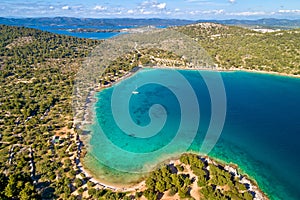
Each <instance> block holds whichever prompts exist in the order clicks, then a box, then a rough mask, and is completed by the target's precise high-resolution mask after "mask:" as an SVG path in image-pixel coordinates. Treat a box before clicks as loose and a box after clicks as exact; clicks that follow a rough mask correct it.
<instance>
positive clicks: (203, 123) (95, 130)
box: [85, 69, 300, 200]
mask: <svg viewBox="0 0 300 200" xmlns="http://www.w3.org/2000/svg"><path fill="white" fill-rule="evenodd" d="M172 71H173V72H172ZM176 73H177V74H180V76H182V77H183V79H177V78H176V77H174V76H173V74H175V75H176ZM215 73H218V72H205V71H201V72H198V71H185V70H180V71H175V73H174V70H163V69H145V70H141V71H139V72H138V73H136V74H135V75H134V76H132V77H130V78H128V79H126V80H123V81H122V82H120V83H118V84H116V85H114V86H113V87H111V88H107V89H105V90H102V91H101V92H98V93H97V94H96V98H97V99H98V100H97V102H96V103H95V105H94V112H95V122H94V124H93V125H91V127H90V130H91V135H90V136H91V138H90V141H89V153H88V156H87V157H86V158H85V164H86V165H87V166H88V168H89V169H90V171H92V172H93V173H94V174H96V175H98V176H99V177H100V178H102V179H103V180H106V181H108V182H109V181H111V182H120V181H125V182H126V180H130V175H129V176H128V177H126V180H124V177H125V176H124V177H123V178H122V173H120V172H119V171H123V172H131V173H132V172H144V171H147V170H151V169H152V168H153V167H154V166H155V165H157V164H158V163H160V162H162V161H163V160H165V159H168V158H172V157H173V156H176V155H179V154H180V153H183V152H186V151H193V152H199V153H200V154H201V153H203V152H201V151H200V148H201V145H203V140H204V138H205V136H206V134H207V130H208V129H209V126H210V122H211V119H212V116H213V112H216V111H212V107H213V102H214V101H213V100H212V96H211V95H212V89H214V86H212V87H210V86H211V84H212V83H213V84H214V83H215V84H216V82H217V80H215ZM219 75H220V76H221V77H222V80H223V83H224V90H225V93H226V118H225V122H224V127H223V129H222V132H221V135H220V138H219V139H218V140H217V143H216V145H215V146H214V148H213V149H212V151H210V152H209V154H208V155H210V156H212V157H214V158H216V159H219V160H221V161H224V162H228V163H230V162H231V163H235V164H237V165H238V166H239V167H240V169H241V170H242V171H243V172H244V173H247V174H248V175H250V176H251V177H253V178H254V179H255V180H256V181H257V183H258V184H259V186H260V187H261V188H262V190H263V191H264V192H266V193H267V194H268V195H269V197H271V199H287V200H289V199H294V200H297V199H300V184H299V180H300V170H299V169H300V168H299V166H300V156H299V153H300V145H299V141H300V120H299V119H300V90H299V89H300V79H298V78H290V77H284V76H277V75H269V74H259V73H246V72H221V73H219ZM203 77H206V79H204V78H203ZM208 79H210V83H208V82H207V80H208ZM151 80H152V81H151ZM147 81H148V82H147ZM145 82H147V84H145ZM169 83H170V84H169ZM187 83H188V84H190V86H191V87H188V86H187V85H186V84H187ZM164 84H165V85H164ZM168 84H169V85H168ZM209 84H210V86H209ZM208 88H209V89H208ZM133 90H134V91H137V93H136V94H133V93H132V91H133ZM191 91H192V92H193V93H190V92H191ZM192 94H194V95H192ZM198 110H199V112H198ZM197 113H198V114H199V115H197ZM215 122H216V123H222V119H221V117H220V119H219V121H218V120H216V121H215ZM209 137H211V138H209ZM209 137H208V139H212V138H213V137H215V136H214V135H210V136H209ZM104 168H105V170H104ZM107 168H112V169H111V170H107ZM127 175H128V174H127ZM132 176H134V175H132ZM135 176H136V177H138V176H141V175H139V174H136V175H135Z"/></svg>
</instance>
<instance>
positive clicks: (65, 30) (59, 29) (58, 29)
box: [28, 25, 133, 39]
mask: <svg viewBox="0 0 300 200" xmlns="http://www.w3.org/2000/svg"><path fill="white" fill-rule="evenodd" d="M28 28H35V29H39V30H42V31H48V32H51V33H55V34H62V35H68V36H74V37H79V38H88V39H108V38H111V37H114V36H117V35H119V34H120V33H117V32H116V33H115V32H107V33H96V32H82V33H81V32H71V31H70V30H72V29H77V28H94V29H116V30H119V29H124V28H133V26H34V25H31V26H28Z"/></svg>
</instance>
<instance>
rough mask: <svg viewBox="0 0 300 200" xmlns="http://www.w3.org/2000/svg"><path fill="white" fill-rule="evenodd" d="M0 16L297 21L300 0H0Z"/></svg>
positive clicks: (299, 17)
mask: <svg viewBox="0 0 300 200" xmlns="http://www.w3.org/2000/svg"><path fill="white" fill-rule="evenodd" d="M0 16H1V17H54V16H68V17H88V18H103V17H105V18H114V17H119V18H120V17H132V18H153V17H158V18H182V19H231V18H235V19H257V18H265V17H268V18H290V19H300V0H178V1H176V0H173V1H172V0H146V1H140V0H131V1H126V0H111V1H108V0H73V1H67V0H61V1H56V0H52V1H51V0H48V1H42V0H1V2H0Z"/></svg>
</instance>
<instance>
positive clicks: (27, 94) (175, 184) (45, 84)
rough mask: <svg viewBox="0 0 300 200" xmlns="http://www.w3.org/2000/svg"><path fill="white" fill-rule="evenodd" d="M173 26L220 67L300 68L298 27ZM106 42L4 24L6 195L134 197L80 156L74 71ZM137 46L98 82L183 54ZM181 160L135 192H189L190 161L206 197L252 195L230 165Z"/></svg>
mask: <svg viewBox="0 0 300 200" xmlns="http://www.w3.org/2000/svg"><path fill="white" fill-rule="evenodd" d="M174 29H175V30H178V31H181V32H183V33H185V34H187V35H189V36H191V37H192V38H194V39H195V40H196V41H198V42H199V43H200V45H201V46H202V47H203V48H205V49H206V50H207V52H208V53H209V54H210V55H211V56H212V57H213V58H215V61H216V63H217V64H218V67H220V68H225V69H229V68H233V67H234V68H243V69H258V70H265V71H275V72H285V73H289V74H300V52H299V49H300V46H299V45H300V37H299V36H300V35H299V34H300V30H288V31H280V32H275V33H265V34H263V33H258V32H254V31H251V30H247V29H242V28H238V27H227V26H222V25H213V24H206V25H189V26H185V27H177V28H174ZM100 42H101V41H97V40H89V39H79V38H74V37H69V36H63V35H55V34H51V33H47V32H42V31H38V30H34V29H28V28H22V27H11V26H5V25H0V199H40V198H42V199H58V198H61V199H76V198H77V197H76V196H80V195H81V194H82V193H83V192H84V191H85V190H88V196H89V197H87V198H90V199H96V198H100V199H101V198H102V199H120V198H123V199H128V198H129V194H126V193H120V192H119V193H116V192H112V191H110V190H107V189H103V190H99V189H95V188H94V187H93V186H94V184H93V183H92V182H90V181H89V179H88V178H87V177H85V175H84V174H82V173H81V172H80V170H79V169H78V167H77V166H76V164H75V163H76V162H78V160H79V159H80V156H81V155H82V154H81V153H80V152H79V151H78V145H80V141H79V140H78V135H77V134H78V132H79V131H78V130H76V129H74V128H73V124H72V117H73V113H72V106H71V98H72V90H73V84H74V83H73V82H74V77H75V74H76V72H77V70H78V68H79V67H80V65H81V63H82V61H83V60H84V58H85V57H86V56H88V54H89V53H90V52H91V50H92V49H93V48H94V47H95V46H96V45H97V44H100ZM134 54H135V56H133V55H126V56H124V57H120V58H117V59H116V61H115V62H113V63H112V64H111V65H110V66H109V67H108V68H107V69H106V72H105V74H104V75H103V77H99V83H100V82H101V83H103V84H105V83H107V82H111V81H113V79H112V78H111V76H110V75H112V76H118V77H120V76H122V75H124V74H125V73H126V72H127V71H129V70H131V69H132V68H133V67H135V66H137V65H141V64H148V65H150V66H151V65H153V64H155V62H157V60H158V59H160V58H164V59H165V58H166V59H169V60H176V59H180V57H177V56H176V55H173V54H172V53H170V52H166V51H161V50H156V49H151V50H141V52H140V54H137V52H134ZM150 54H151V55H152V56H149V55H150ZM158 54H159V55H161V57H159V58H158V57H157V56H156V55H158ZM153 56H154V57H155V56H156V59H153ZM177 64H178V63H177ZM181 161H182V163H183V164H182V166H175V168H176V169H177V170H178V171H182V173H174V172H172V170H171V169H170V168H169V166H165V167H162V168H161V169H158V170H156V171H155V172H153V173H151V174H150V175H149V178H148V179H147V181H146V183H147V189H146V190H145V191H140V192H137V193H136V194H135V196H134V198H137V199H138V198H139V197H141V196H144V197H147V198H148V199H157V198H158V197H160V196H161V195H162V193H165V192H168V193H169V194H170V195H175V194H178V195H179V196H180V197H181V198H191V197H190V194H189V188H190V185H191V184H193V182H194V181H195V180H192V179H190V178H189V177H188V176H186V175H185V174H184V170H185V168H186V166H188V165H189V166H190V167H191V169H192V170H193V172H194V174H195V175H197V177H198V180H197V184H198V186H199V191H200V193H201V195H202V196H203V197H204V198H205V199H252V196H251V195H250V193H248V192H247V191H246V189H245V187H244V185H241V184H240V183H239V182H238V181H237V180H235V179H234V178H233V177H232V176H231V175H230V174H229V173H226V172H225V171H224V170H222V169H220V168H218V167H216V166H210V167H209V168H210V170H209V173H208V171H207V165H208V164H207V163H204V162H202V161H201V160H199V159H196V158H195V157H194V156H191V157H188V158H187V157H186V156H183V157H182V160H181ZM209 174H210V175H209ZM83 185H87V187H85V189H83V187H82V186H83ZM216 186H220V187H221V186H222V187H223V186H226V187H227V188H228V187H229V188H230V190H225V191H223V190H218V188H220V187H216ZM74 191H76V195H75V193H74ZM241 191H242V192H241ZM131 197H132V196H131ZM132 198H133V197H132Z"/></svg>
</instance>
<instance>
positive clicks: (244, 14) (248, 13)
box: [228, 11, 267, 16]
mask: <svg viewBox="0 0 300 200" xmlns="http://www.w3.org/2000/svg"><path fill="white" fill-rule="evenodd" d="M266 14H267V13H266V12H263V11H256V12H236V13H228V15H235V16H255V15H266Z"/></svg>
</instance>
